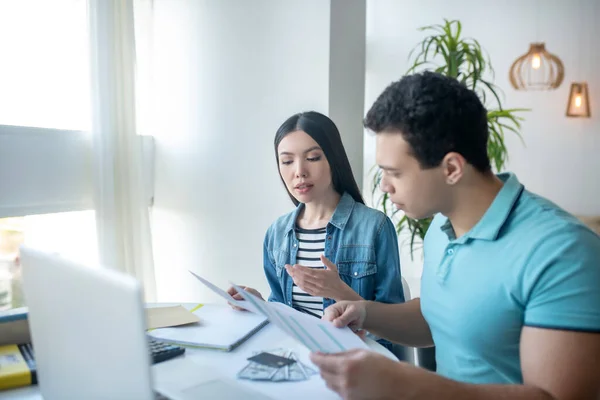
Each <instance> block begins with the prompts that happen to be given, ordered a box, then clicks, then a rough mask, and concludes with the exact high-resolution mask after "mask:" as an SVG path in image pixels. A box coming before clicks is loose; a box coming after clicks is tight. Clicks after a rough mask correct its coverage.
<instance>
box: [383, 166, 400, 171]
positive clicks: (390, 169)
mask: <svg viewBox="0 0 600 400" xmlns="http://www.w3.org/2000/svg"><path fill="white" fill-rule="evenodd" d="M379 169H382V170H384V171H400V168H392V167H386V166H385V165H379Z"/></svg>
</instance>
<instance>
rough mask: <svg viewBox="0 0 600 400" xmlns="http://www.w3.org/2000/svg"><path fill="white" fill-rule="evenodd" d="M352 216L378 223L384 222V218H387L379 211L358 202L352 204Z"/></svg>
mask: <svg viewBox="0 0 600 400" xmlns="http://www.w3.org/2000/svg"><path fill="white" fill-rule="evenodd" d="M352 216H356V217H358V218H368V219H369V220H375V221H378V222H380V223H381V222H383V221H385V219H386V218H388V216H387V215H385V214H384V213H383V212H382V211H381V210H378V209H376V208H372V207H369V206H367V205H365V204H362V203H359V202H356V203H355V204H354V210H353V211H352Z"/></svg>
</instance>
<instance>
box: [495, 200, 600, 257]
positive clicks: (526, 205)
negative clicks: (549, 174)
mask: <svg viewBox="0 0 600 400" xmlns="http://www.w3.org/2000/svg"><path fill="white" fill-rule="evenodd" d="M507 228H508V231H509V232H513V233H515V234H518V235H519V236H522V237H523V238H524V239H527V240H531V241H535V242H538V244H540V245H541V244H542V243H545V244H546V245H548V244H552V243H556V242H560V243H577V242H582V244H587V243H592V244H595V245H596V246H600V237H599V236H598V235H597V234H596V233H595V232H594V231H592V230H591V229H590V228H589V227H588V226H586V225H585V224H584V223H583V222H581V221H580V220H579V219H578V218H576V217H575V216H574V215H572V214H570V213H569V212H567V211H566V210H564V209H563V208H561V207H560V206H558V205H557V204H555V203H553V202H552V201H550V200H548V199H547V198H545V197H542V196H540V195H538V194H535V193H532V192H529V191H527V190H524V191H523V194H522V196H521V198H520V199H519V201H518V202H517V204H516V205H515V209H514V211H513V216H512V218H511V220H510V221H509V224H508V227H507Z"/></svg>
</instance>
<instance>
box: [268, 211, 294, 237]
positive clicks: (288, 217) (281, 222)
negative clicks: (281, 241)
mask: <svg viewBox="0 0 600 400" xmlns="http://www.w3.org/2000/svg"><path fill="white" fill-rule="evenodd" d="M295 214H296V210H292V211H290V212H288V213H285V214H283V215H280V216H279V217H278V218H277V219H276V220H275V221H273V223H271V225H270V226H269V228H268V229H267V234H269V233H280V232H282V231H284V230H286V229H288V228H290V227H293V226H294V225H293V220H294V215H295Z"/></svg>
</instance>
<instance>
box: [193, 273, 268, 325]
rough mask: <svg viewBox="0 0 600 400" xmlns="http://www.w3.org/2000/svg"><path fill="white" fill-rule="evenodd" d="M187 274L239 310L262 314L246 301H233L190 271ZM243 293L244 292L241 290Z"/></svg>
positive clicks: (216, 287)
mask: <svg viewBox="0 0 600 400" xmlns="http://www.w3.org/2000/svg"><path fill="white" fill-rule="evenodd" d="M188 272H189V273H190V274H192V275H194V276H195V277H196V279H198V280H199V281H200V282H202V283H203V284H204V285H205V286H206V287H208V288H209V289H210V290H212V291H213V292H215V293H216V294H218V295H219V296H221V297H222V298H224V299H225V300H227V301H228V302H229V303H231V304H233V305H235V306H237V307H240V308H244V309H246V310H248V311H252V312H253V313H256V314H262V313H260V312H259V311H258V310H257V309H256V307H254V306H252V304H251V303H248V302H247V301H239V300H236V299H234V298H233V297H232V296H231V295H230V294H229V293H227V292H226V291H224V290H222V289H221V288H219V287H218V286H215V285H213V284H212V283H210V282H209V281H207V280H206V279H204V278H202V277H201V276H199V275H197V274H195V273H194V272H192V271H189V270H188ZM242 291H243V292H244V291H245V290H242Z"/></svg>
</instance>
